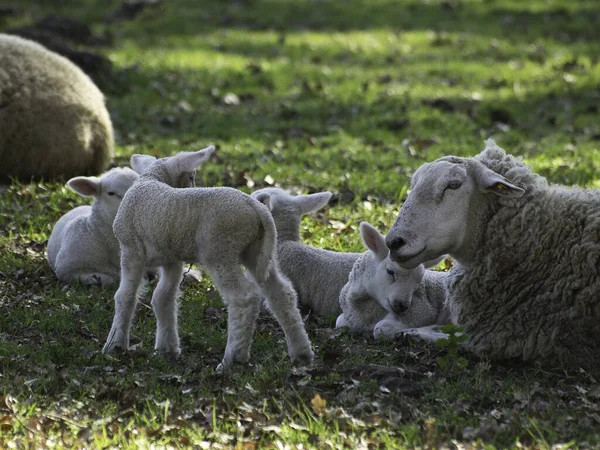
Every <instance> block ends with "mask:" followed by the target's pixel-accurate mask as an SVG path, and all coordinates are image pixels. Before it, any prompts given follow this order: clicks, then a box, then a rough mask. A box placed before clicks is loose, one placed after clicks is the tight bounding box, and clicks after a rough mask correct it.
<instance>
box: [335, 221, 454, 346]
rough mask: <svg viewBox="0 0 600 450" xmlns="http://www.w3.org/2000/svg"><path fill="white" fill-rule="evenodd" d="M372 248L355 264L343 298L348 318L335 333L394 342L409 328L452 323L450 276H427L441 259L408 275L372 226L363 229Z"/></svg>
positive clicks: (341, 319)
mask: <svg viewBox="0 0 600 450" xmlns="http://www.w3.org/2000/svg"><path fill="white" fill-rule="evenodd" d="M360 235H361V238H362V241H363V244H364V245H365V247H366V248H367V251H366V252H365V253H362V254H361V255H360V257H359V258H358V259H357V260H356V263H355V264H354V267H353V268H352V272H350V276H349V279H348V283H347V284H346V285H345V286H344V287H343V289H342V292H341V293H340V305H341V308H342V311H343V313H342V314H341V315H340V316H339V317H338V319H337V321H336V324H335V326H336V328H339V327H343V326H346V327H348V328H349V329H350V331H352V332H355V333H373V336H374V337H375V339H380V338H381V337H383V336H385V337H386V338H393V337H394V336H395V335H397V334H399V333H401V332H403V331H404V330H406V329H407V328H414V327H424V326H427V325H434V324H437V325H441V324H446V323H450V313H449V310H448V308H447V307H446V291H445V289H444V280H445V278H446V273H445V272H436V271H432V270H426V268H427V267H433V266H435V265H436V264H437V263H438V262H439V261H440V260H441V259H442V258H439V259H436V260H433V261H427V262H425V264H419V265H418V266H416V267H415V268H413V269H403V268H402V267H400V266H399V265H398V264H397V263H395V262H394V261H392V260H390V258H389V256H388V253H389V251H388V248H387V247H386V245H385V237H384V236H383V235H382V234H381V233H380V232H379V231H378V230H377V229H376V228H374V227H373V226H371V225H370V224H369V223H367V222H362V223H361V224H360Z"/></svg>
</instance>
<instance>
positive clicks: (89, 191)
mask: <svg viewBox="0 0 600 450" xmlns="http://www.w3.org/2000/svg"><path fill="white" fill-rule="evenodd" d="M67 186H69V187H70V188H71V189H72V190H74V191H75V192H77V193H78V194H79V195H83V196H84V197H96V196H97V195H98V194H100V180H99V179H98V178H96V177H75V178H71V179H70V180H69V181H67Z"/></svg>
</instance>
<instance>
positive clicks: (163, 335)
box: [152, 263, 183, 356]
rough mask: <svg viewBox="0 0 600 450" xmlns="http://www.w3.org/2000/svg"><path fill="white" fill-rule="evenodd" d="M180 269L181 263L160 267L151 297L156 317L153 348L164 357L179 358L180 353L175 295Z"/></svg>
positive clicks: (179, 278)
mask: <svg viewBox="0 0 600 450" xmlns="http://www.w3.org/2000/svg"><path fill="white" fill-rule="evenodd" d="M182 269H183V264H182V263H175V264H169V265H166V266H163V267H161V273H160V277H159V278H158V285H157V286H156V289H155V290H154V294H153V295H152V308H153V309H154V315H155V316H156V342H155V345H154V348H155V349H156V350H157V351H158V352H159V353H162V354H165V355H173V356H179V354H180V353H181V348H180V347H179V334H178V332H177V294H178V292H179V283H180V280H181V271H182Z"/></svg>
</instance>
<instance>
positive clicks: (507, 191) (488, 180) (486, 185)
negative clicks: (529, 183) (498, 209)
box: [475, 166, 525, 198]
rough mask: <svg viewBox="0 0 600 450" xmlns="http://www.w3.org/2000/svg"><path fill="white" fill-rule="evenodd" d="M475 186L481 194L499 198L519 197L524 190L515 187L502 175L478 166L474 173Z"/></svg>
mask: <svg viewBox="0 0 600 450" xmlns="http://www.w3.org/2000/svg"><path fill="white" fill-rule="evenodd" d="M475 184H476V185H477V188H478V189H479V190H480V191H481V192H486V193H490V194H495V195H499V196H501V197H515V198H516V197H521V196H522V195H523V194H524V193H525V190H524V189H521V188H520V187H518V186H515V185H514V184H512V183H511V182H510V181H508V180H507V179H506V178H504V177H503V176H502V175H499V174H497V173H496V172H494V171H493V170H490V169H488V168H487V167H484V166H478V167H477V170H476V173H475Z"/></svg>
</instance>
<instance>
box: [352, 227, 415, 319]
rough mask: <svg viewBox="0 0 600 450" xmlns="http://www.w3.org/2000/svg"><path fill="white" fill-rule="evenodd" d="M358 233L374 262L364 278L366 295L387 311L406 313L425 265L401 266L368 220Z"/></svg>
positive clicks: (382, 237) (383, 238)
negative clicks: (407, 267) (371, 270)
mask: <svg viewBox="0 0 600 450" xmlns="http://www.w3.org/2000/svg"><path fill="white" fill-rule="evenodd" d="M360 236H361V238H362V241H363V244H364V246H365V247H366V248H367V249H368V250H370V251H371V252H372V254H373V256H374V262H375V264H376V267H375V270H374V271H373V272H371V277H370V278H369V279H368V280H365V285H366V287H367V291H368V292H369V295H370V296H371V297H373V298H375V300H377V302H378V303H379V304H380V305H381V306H382V307H383V308H385V309H386V310H387V311H389V312H392V313H395V314H399V315H401V314H403V313H405V312H406V311H407V310H408V308H410V305H411V304H412V299H413V294H414V292H415V291H416V290H417V288H418V287H419V283H420V282H421V280H422V279H423V275H425V267H424V265H423V264H420V265H418V266H417V267H415V268H414V269H403V268H402V267H400V265H398V263H396V262H394V261H392V260H391V259H390V258H389V251H388V248H387V247H386V245H385V237H384V236H383V235H382V234H381V233H380V232H379V231H378V230H377V229H376V228H374V227H373V226H371V225H370V224H368V223H367V222H361V224H360Z"/></svg>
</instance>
